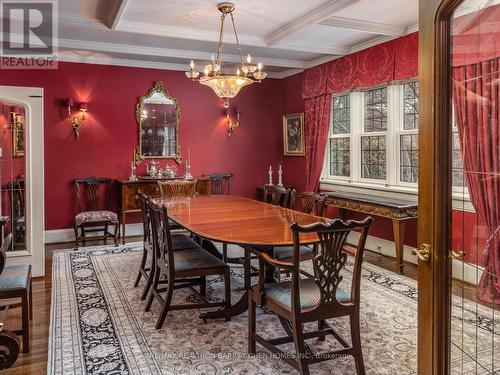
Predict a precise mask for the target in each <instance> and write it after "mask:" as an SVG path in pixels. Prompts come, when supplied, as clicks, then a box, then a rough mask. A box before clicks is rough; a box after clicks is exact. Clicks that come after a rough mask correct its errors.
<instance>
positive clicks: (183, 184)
mask: <svg viewBox="0 0 500 375" xmlns="http://www.w3.org/2000/svg"><path fill="white" fill-rule="evenodd" d="M196 182H197V180H166V181H157V184H158V188H159V190H160V195H161V197H162V198H163V197H165V196H169V195H186V196H194V195H195V194H196Z"/></svg>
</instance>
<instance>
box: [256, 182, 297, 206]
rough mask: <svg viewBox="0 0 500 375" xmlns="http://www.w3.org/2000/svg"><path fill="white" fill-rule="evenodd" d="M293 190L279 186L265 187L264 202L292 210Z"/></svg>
mask: <svg viewBox="0 0 500 375" xmlns="http://www.w3.org/2000/svg"><path fill="white" fill-rule="evenodd" d="M290 193H291V189H289V188H285V187H283V186H277V185H265V186H264V194H263V195H262V201H263V202H265V203H270V204H272V205H274V206H280V207H285V208H290Z"/></svg>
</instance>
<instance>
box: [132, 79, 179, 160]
mask: <svg viewBox="0 0 500 375" xmlns="http://www.w3.org/2000/svg"><path fill="white" fill-rule="evenodd" d="M155 93H160V94H163V95H165V96H166V97H167V99H170V100H171V101H172V102H173V104H174V106H175V112H176V115H177V116H176V118H177V124H176V126H175V138H176V139H175V140H176V144H177V152H176V155H174V156H144V155H143V154H142V150H141V112H142V111H141V109H142V107H143V105H144V101H145V100H146V99H148V98H150V97H151V96H153V94H155ZM135 119H136V121H137V140H138V145H137V147H136V148H135V164H136V165H138V164H139V163H140V162H142V161H143V160H145V159H174V160H175V161H176V162H177V163H178V164H181V162H182V157H181V146H180V145H179V122H180V121H181V110H180V108H179V103H178V102H177V99H175V98H174V97H173V96H170V95H169V93H168V92H167V90H165V88H164V87H163V83H162V82H161V81H156V82H155V83H154V84H153V87H152V88H151V89H150V90H149V91H148V93H147V94H146V95H144V96H140V97H139V99H138V101H137V104H136V106H135Z"/></svg>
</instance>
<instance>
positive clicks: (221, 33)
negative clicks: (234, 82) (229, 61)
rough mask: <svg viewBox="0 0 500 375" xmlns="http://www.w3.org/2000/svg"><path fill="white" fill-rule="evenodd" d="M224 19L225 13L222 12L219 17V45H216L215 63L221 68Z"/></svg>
mask: <svg viewBox="0 0 500 375" xmlns="http://www.w3.org/2000/svg"><path fill="white" fill-rule="evenodd" d="M225 20H226V13H222V16H221V17H220V34H219V46H218V47H217V57H216V59H215V63H216V64H218V65H219V66H220V67H221V69H222V65H221V64H222V50H223V49H224V21H225Z"/></svg>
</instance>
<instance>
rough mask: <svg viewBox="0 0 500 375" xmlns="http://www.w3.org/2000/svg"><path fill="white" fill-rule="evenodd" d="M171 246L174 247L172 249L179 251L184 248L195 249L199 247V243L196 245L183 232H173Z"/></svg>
mask: <svg viewBox="0 0 500 375" xmlns="http://www.w3.org/2000/svg"><path fill="white" fill-rule="evenodd" d="M172 247H173V248H174V251H179V250H186V249H197V248H200V245H198V244H197V243H196V242H194V241H193V240H192V239H191V238H189V236H187V235H185V234H175V235H172Z"/></svg>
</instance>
